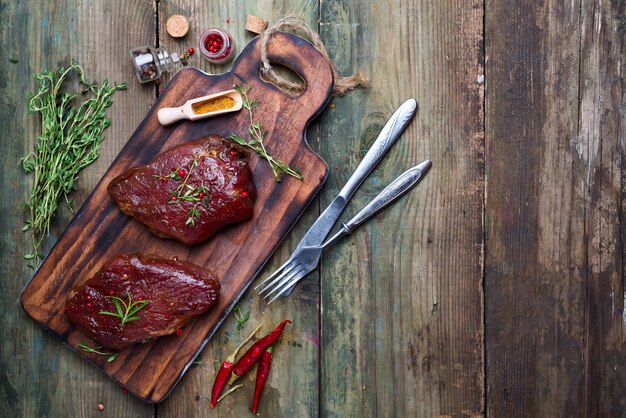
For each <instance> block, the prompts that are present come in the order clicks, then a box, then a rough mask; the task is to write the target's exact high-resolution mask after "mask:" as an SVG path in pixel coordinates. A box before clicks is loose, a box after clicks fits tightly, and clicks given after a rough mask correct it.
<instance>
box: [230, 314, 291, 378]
mask: <svg viewBox="0 0 626 418" xmlns="http://www.w3.org/2000/svg"><path fill="white" fill-rule="evenodd" d="M287 324H291V321H290V320H288V319H285V320H284V321H283V322H281V323H280V325H278V326H277V327H276V329H275V330H274V331H272V332H270V333H269V334H267V335H266V336H265V337H263V338H261V339H260V340H259V341H257V342H255V343H254V344H253V345H252V347H250V349H248V351H246V353H245V354H244V355H243V356H241V358H240V359H239V361H238V362H237V364H235V367H233V374H232V375H231V377H230V381H229V382H228V383H229V384H231V385H232V384H233V382H234V381H235V380H237V379H238V378H240V377H241V376H243V375H244V374H246V372H247V371H248V370H250V369H251V368H252V366H254V364H255V363H256V362H257V360H258V359H259V358H261V356H262V355H263V353H264V352H265V350H266V349H267V348H268V347H269V346H271V345H274V343H275V342H276V341H277V340H278V338H280V335H281V334H282V333H283V330H284V329H285V326H286V325H287Z"/></svg>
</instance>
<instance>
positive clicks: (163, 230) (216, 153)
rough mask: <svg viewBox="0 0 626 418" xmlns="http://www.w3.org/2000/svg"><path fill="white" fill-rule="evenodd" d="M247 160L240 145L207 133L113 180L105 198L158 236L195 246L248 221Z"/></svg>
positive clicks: (251, 194) (251, 190)
mask: <svg viewBox="0 0 626 418" xmlns="http://www.w3.org/2000/svg"><path fill="white" fill-rule="evenodd" d="M247 157H248V154H247V153H246V152H245V151H244V150H243V149H242V148H241V147H239V146H238V145H236V144H233V143H232V142H229V141H226V140H224V139H223V138H222V137H220V136H218V135H209V136H206V137H204V138H200V139H197V140H194V141H191V142H188V143H186V144H183V145H179V146H176V147H174V148H172V149H170V150H168V151H166V152H164V153H163V154H161V155H159V156H158V157H157V158H156V159H154V161H152V162H151V163H149V164H147V165H144V166H140V167H136V168H132V169H130V170H128V171H127V172H125V173H124V174H122V175H120V176H118V177H116V178H115V179H113V180H112V181H111V183H109V186H108V191H109V195H111V197H112V198H113V199H114V200H115V201H116V202H117V204H118V205H119V207H120V209H121V210H122V211H124V212H125V213H127V214H129V215H131V216H134V217H135V219H137V220H138V221H139V222H142V223H144V224H146V225H147V226H148V227H149V228H150V230H151V231H152V232H153V233H154V234H156V235H157V236H160V237H169V238H174V239H176V240H178V241H181V242H183V243H185V244H187V245H194V244H199V243H201V242H203V241H206V240H207V239H209V238H210V237H211V236H213V235H215V234H216V233H217V232H218V231H219V230H221V229H222V228H224V227H226V226H228V225H230V224H235V223H238V222H243V221H247V220H248V219H250V218H252V214H253V205H254V200H255V199H256V188H255V186H254V181H253V179H252V172H251V170H250V167H249V165H248V162H247Z"/></svg>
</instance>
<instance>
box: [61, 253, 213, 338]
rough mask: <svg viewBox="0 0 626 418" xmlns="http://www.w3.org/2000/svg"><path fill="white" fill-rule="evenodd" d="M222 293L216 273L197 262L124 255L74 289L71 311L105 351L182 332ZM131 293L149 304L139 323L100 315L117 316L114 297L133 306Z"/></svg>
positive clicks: (67, 308)
mask: <svg viewBox="0 0 626 418" xmlns="http://www.w3.org/2000/svg"><path fill="white" fill-rule="evenodd" d="M219 294H220V284H219V282H218V281H217V279H216V278H215V275H214V274H213V273H212V272H210V271H208V270H205V269H204V268H201V267H199V266H196V265H195V264H191V263H188V262H186V261H176V260H167V259H164V258H159V257H156V256H150V255H141V254H122V255H118V256H117V257H115V258H114V259H113V260H111V261H110V262H109V263H107V264H105V265H104V267H102V269H100V271H99V272H98V273H96V275H95V276H94V277H92V278H91V279H89V280H87V282H85V283H83V284H81V285H79V286H77V287H74V288H73V289H72V291H71V292H70V295H69V298H68V300H67V303H66V305H65V313H66V314H67V316H68V317H69V319H70V320H71V321H72V322H73V323H75V324H76V325H78V326H79V327H81V328H82V329H84V330H85V331H86V332H87V335H89V337H90V338H92V339H94V340H96V341H97V342H99V343H100V344H102V345H103V346H105V347H110V348H115V349H121V348H124V347H127V346H129V345H132V344H133V343H136V342H139V341H144V340H145V339H146V338H149V337H159V336H162V335H168V334H172V333H174V332H176V330H177V329H179V328H180V327H182V326H183V325H184V324H185V323H187V322H188V321H189V320H190V319H191V317H192V316H194V315H199V314H201V313H203V312H206V311H207V310H208V309H209V308H211V306H213V304H214V303H215V301H216V300H217V298H218V296H219ZM128 295H130V297H131V300H132V301H133V302H134V301H139V300H144V301H149V303H148V304H147V305H145V306H144V307H143V308H142V309H140V310H139V311H138V312H137V313H136V314H135V315H136V316H139V318H138V319H136V320H133V321H130V322H126V324H124V325H123V326H122V324H121V322H122V321H121V318H118V317H115V316H111V315H107V314H102V313H100V312H113V313H117V308H116V306H115V303H114V302H113V298H112V296H117V297H118V298H120V299H122V300H123V301H125V302H126V303H128V297H129V296H128ZM118 302H119V301H118ZM122 308H123V311H124V312H126V311H125V309H124V306H123V305H122Z"/></svg>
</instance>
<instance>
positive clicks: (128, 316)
mask: <svg viewBox="0 0 626 418" xmlns="http://www.w3.org/2000/svg"><path fill="white" fill-rule="evenodd" d="M126 295H127V296H128V301H125V300H123V299H121V298H118V297H117V296H105V297H106V298H107V299H111V300H112V301H113V303H114V304H115V308H116V309H117V313H115V312H108V311H100V314H102V315H110V316H115V317H117V318H120V322H121V325H122V326H124V325H125V324H126V323H128V322H131V321H136V320H138V319H140V318H141V317H140V316H139V315H134V314H135V313H137V312H139V311H140V310H141V309H143V308H145V307H146V305H148V304H149V303H150V301H149V300H136V301H133V297H132V296H131V294H130V293H126ZM122 307H123V308H122Z"/></svg>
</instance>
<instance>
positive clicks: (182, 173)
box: [178, 168, 187, 177]
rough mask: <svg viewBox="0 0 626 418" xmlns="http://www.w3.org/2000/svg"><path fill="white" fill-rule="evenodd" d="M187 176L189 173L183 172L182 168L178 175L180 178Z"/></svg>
mask: <svg viewBox="0 0 626 418" xmlns="http://www.w3.org/2000/svg"><path fill="white" fill-rule="evenodd" d="M185 174H187V172H186V171H185V170H183V169H182V168H181V169H180V170H178V175H179V176H180V177H185Z"/></svg>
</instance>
